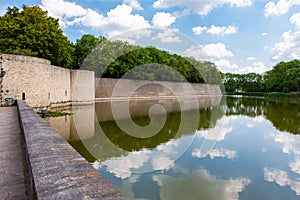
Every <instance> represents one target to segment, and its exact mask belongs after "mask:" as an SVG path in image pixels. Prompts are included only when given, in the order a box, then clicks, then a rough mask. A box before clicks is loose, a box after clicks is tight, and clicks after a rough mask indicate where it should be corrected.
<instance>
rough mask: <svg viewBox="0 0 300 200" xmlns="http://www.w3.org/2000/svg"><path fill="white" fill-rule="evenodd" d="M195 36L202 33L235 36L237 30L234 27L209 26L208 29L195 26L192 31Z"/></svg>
mask: <svg viewBox="0 0 300 200" xmlns="http://www.w3.org/2000/svg"><path fill="white" fill-rule="evenodd" d="M192 30H193V32H194V34H195V35H200V34H202V33H203V32H206V33H209V34H211V35H227V34H235V33H237V30H238V28H237V27H236V26H234V25H230V26H215V25H211V27H210V28H207V27H205V26H204V27H201V26H196V27H194V28H193V29H192Z"/></svg>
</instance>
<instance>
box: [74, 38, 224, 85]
mask: <svg viewBox="0 0 300 200" xmlns="http://www.w3.org/2000/svg"><path fill="white" fill-rule="evenodd" d="M85 37H87V36H85V35H84V36H83V37H82V38H81V39H80V40H78V41H77V43H80V44H82V42H81V41H82V40H83V39H84V38H85ZM88 37H89V38H90V41H94V45H91V44H90V43H89V44H88V45H87V46H86V47H82V48H84V49H86V50H85V52H89V54H88V56H87V57H86V58H85V56H82V55H84V54H79V55H81V56H82V57H81V58H79V59H78V61H81V60H84V61H83V62H82V63H80V62H79V64H80V66H81V69H89V70H93V71H95V72H96V75H97V76H98V77H106V78H121V77H123V78H124V76H125V77H126V78H130V79H142V80H160V81H186V80H187V81H189V82H192V83H210V84H219V83H220V82H221V76H220V73H219V71H218V70H217V68H216V66H215V65H214V64H213V63H211V62H200V61H197V60H195V59H194V58H185V57H182V56H180V55H177V54H170V53H168V52H166V51H162V50H159V49H157V48H155V47H140V46H136V45H131V44H129V43H127V42H123V41H110V40H107V39H105V38H101V39H97V38H95V37H94V39H92V37H93V36H90V35H89V36H88ZM100 40H101V41H100ZM99 41H100V42H99ZM97 45H98V46H97ZM91 46H93V47H94V46H97V47H96V48H91ZM87 49H89V51H87ZM75 52H76V50H75ZM84 58H85V59H84Z"/></svg>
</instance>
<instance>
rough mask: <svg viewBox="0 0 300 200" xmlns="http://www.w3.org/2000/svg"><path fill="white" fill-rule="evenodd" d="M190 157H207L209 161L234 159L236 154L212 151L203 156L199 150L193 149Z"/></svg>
mask: <svg viewBox="0 0 300 200" xmlns="http://www.w3.org/2000/svg"><path fill="white" fill-rule="evenodd" d="M192 156H193V157H195V158H204V157H207V156H209V157H210V158H211V159H214V158H228V159H234V158H235V157H236V156H237V152H236V151H233V150H229V149H213V150H211V151H210V152H209V153H208V154H206V155H204V154H202V153H201V149H194V151H193V152H192Z"/></svg>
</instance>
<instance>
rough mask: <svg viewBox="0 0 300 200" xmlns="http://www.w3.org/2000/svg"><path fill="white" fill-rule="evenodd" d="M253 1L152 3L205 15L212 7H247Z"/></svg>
mask: <svg viewBox="0 0 300 200" xmlns="http://www.w3.org/2000/svg"><path fill="white" fill-rule="evenodd" d="M252 3H253V1H252V0H211V1H208V0H205V1H199V0H189V1H186V0H177V1H174V0H157V1H155V2H154V3H153V7H154V8H171V7H175V6H178V7H181V8H184V9H189V10H191V11H192V12H194V13H197V14H199V15H207V14H208V13H210V12H211V11H212V10H213V9H214V8H216V7H220V6H223V5H226V4H227V5H230V6H236V7H247V6H251V5H252Z"/></svg>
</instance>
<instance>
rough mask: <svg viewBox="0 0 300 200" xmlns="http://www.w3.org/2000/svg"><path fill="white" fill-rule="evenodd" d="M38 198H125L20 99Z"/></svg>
mask: <svg viewBox="0 0 300 200" xmlns="http://www.w3.org/2000/svg"><path fill="white" fill-rule="evenodd" d="M17 106H18V111H19V117H20V125H21V129H22V130H23V133H24V139H25V142H26V150H27V152H26V153H27V157H28V160H27V162H29V163H28V164H29V167H30V169H29V171H30V172H29V173H31V176H32V177H31V178H32V186H31V187H33V188H32V189H33V190H34V193H35V195H34V196H36V198H37V199H51V200H52V199H126V198H125V197H124V196H123V195H122V194H121V193H120V192H119V191H118V190H116V189H115V188H114V187H113V186H112V185H111V184H110V183H109V182H108V181H107V180H106V179H105V178H104V177H103V176H101V174H100V173H98V171H97V170H96V169H94V168H93V167H92V166H91V165H90V164H89V163H88V162H87V161H86V160H85V159H84V158H83V157H82V156H81V155H80V154H79V153H77V152H76V151H75V150H74V149H73V148H72V147H71V146H70V145H69V144H68V143H67V142H66V141H65V140H64V139H63V138H62V137H61V136H60V135H59V134H58V133H57V132H56V131H55V130H54V129H52V128H51V127H50V126H49V125H48V124H47V123H46V122H45V121H44V120H43V119H42V118H41V117H39V116H38V115H37V114H36V113H35V112H34V111H33V110H32V109H31V108H30V107H29V106H28V105H27V104H26V103H25V102H24V101H20V100H18V101H17Z"/></svg>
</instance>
